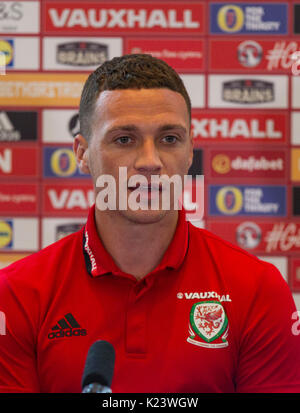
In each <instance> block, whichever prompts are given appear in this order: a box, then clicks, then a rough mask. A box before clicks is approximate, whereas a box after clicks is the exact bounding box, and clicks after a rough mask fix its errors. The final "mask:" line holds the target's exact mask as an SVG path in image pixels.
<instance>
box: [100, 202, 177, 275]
mask: <svg viewBox="0 0 300 413" xmlns="http://www.w3.org/2000/svg"><path fill="white" fill-rule="evenodd" d="M95 220H96V227H97V232H98V235H99V236H100V238H101V241H102V243H103V245H104V247H105V249H106V251H107V252H108V253H109V254H110V255H111V256H112V258H113V260H114V261H115V263H116V265H117V266H118V267H119V268H120V269H121V270H122V271H123V272H126V273H128V274H131V275H133V276H134V277H135V278H136V279H138V280H140V279H142V278H143V277H144V276H145V275H147V274H148V273H149V272H151V271H152V270H154V268H156V267H157V265H158V264H159V263H160V261H161V259H162V257H163V255H164V253H165V252H166V250H167V248H168V246H169V245H170V243H171V241H172V239H173V236H174V233H175V230H176V225H177V221H178V211H169V212H168V213H167V214H166V215H165V216H163V217H162V218H161V219H160V220H158V221H157V222H154V223H139V222H134V221H132V220H128V219H126V218H125V217H124V216H122V215H121V214H119V213H118V212H117V211H99V210H98V209H96V210H95Z"/></svg>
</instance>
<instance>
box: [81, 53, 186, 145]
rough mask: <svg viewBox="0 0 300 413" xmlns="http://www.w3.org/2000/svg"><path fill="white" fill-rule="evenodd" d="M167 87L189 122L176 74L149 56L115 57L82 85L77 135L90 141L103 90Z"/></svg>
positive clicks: (184, 90) (184, 93)
mask: <svg viewBox="0 0 300 413" xmlns="http://www.w3.org/2000/svg"><path fill="white" fill-rule="evenodd" d="M155 88H167V89H170V90H173V91H174V92H178V93H180V94H181V95H182V96H183V98H184V100H185V102H186V105H187V109H188V113H189V120H190V122H191V100H190V97H189V95H188V93H187V91H186V88H185V86H184V84H183V82H182V80H181V78H180V77H179V75H178V73H177V72H176V71H175V70H174V69H173V68H172V67H171V66H169V65H168V64H167V63H166V62H164V61H163V60H160V59H157V58H156V57H153V56H151V55H149V54H128V55H124V56H121V57H114V58H113V59H111V60H108V61H106V62H105V63H103V64H102V65H101V66H99V67H98V68H97V69H96V70H95V71H94V72H92V73H91V74H90V75H89V77H88V79H87V80H86V82H85V85H84V87H83V90H82V94H81V99H80V105H79V121H80V133H81V134H82V135H83V136H84V137H85V138H86V139H87V140H89V139H90V137H91V135H92V123H93V114H94V106H95V102H96V100H97V98H98V96H99V94H100V93H101V92H102V91H104V90H117V89H155Z"/></svg>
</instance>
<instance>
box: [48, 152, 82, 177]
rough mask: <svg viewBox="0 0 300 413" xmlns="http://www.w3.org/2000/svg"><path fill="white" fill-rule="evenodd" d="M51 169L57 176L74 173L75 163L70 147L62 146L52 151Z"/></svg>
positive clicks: (66, 175)
mask: <svg viewBox="0 0 300 413" xmlns="http://www.w3.org/2000/svg"><path fill="white" fill-rule="evenodd" d="M51 169H52V171H53V172H54V173H55V175H57V176H62V177H68V176H72V175H74V174H75V173H76V170H77V165H76V159H75V156H74V153H73V151H72V150H71V149H67V148H62V149H58V150H56V151H54V152H53V154H52V156H51Z"/></svg>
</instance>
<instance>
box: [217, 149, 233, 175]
mask: <svg viewBox="0 0 300 413" xmlns="http://www.w3.org/2000/svg"><path fill="white" fill-rule="evenodd" d="M212 168H213V170H214V171H215V172H217V173H219V174H222V175H223V174H227V173H228V172H229V171H230V169H231V166H230V158H229V157H228V156H227V155H224V154H218V155H216V156H214V158H213V160H212Z"/></svg>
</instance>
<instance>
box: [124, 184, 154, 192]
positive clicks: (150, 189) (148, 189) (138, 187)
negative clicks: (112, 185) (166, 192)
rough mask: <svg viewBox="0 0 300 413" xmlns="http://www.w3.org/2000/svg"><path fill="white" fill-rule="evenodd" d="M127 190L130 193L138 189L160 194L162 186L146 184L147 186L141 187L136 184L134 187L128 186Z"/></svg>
mask: <svg viewBox="0 0 300 413" xmlns="http://www.w3.org/2000/svg"><path fill="white" fill-rule="evenodd" d="M128 189H129V190H130V191H134V190H136V189H139V190H140V191H145V192H158V191H159V192H161V191H162V184H151V183H150V184H148V185H142V184H139V183H137V184H136V185H131V186H128Z"/></svg>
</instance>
